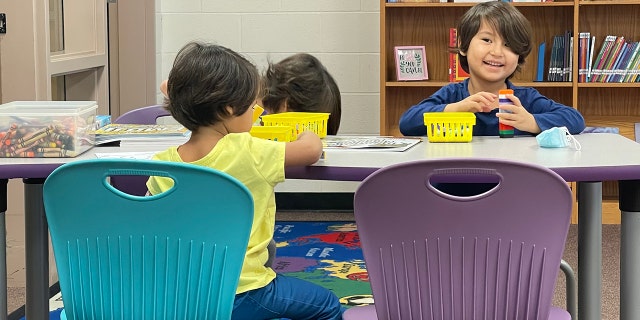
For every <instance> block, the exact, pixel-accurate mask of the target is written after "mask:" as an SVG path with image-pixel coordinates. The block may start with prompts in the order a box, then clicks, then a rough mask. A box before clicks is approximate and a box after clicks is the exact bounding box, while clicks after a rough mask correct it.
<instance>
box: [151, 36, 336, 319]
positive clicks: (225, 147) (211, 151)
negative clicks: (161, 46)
mask: <svg viewBox="0 0 640 320" xmlns="http://www.w3.org/2000/svg"><path fill="white" fill-rule="evenodd" d="M259 82H260V79H259V74H258V71H257V69H256V68H255V66H254V65H253V64H251V63H250V62H249V61H247V60H246V59H244V58H243V57H242V56H240V55H239V54H237V53H236V52H233V51H232V50H229V49H227V48H224V47H220V46H216V45H207V44H201V43H190V44H188V45H186V46H185V47H184V48H183V49H182V50H181V51H180V52H179V53H178V55H177V57H176V60H175V62H174V65H173V68H172V70H171V72H170V74H169V81H168V87H167V93H168V98H169V99H168V106H167V108H168V109H169V111H170V112H171V115H172V116H173V117H174V118H175V119H176V120H177V121H178V122H179V123H181V124H182V125H184V126H185V127H187V128H188V129H189V130H191V132H192V133H191V137H190V138H189V140H188V141H187V142H186V143H185V144H183V145H181V146H178V147H171V148H169V149H167V150H165V151H163V152H160V153H158V154H157V155H156V156H155V157H154V158H155V159H157V160H164V161H176V162H189V163H193V164H197V165H202V166H207V167H211V168H214V169H218V170H220V171H224V172H226V173H228V174H230V175H232V176H233V177H235V178H236V179H238V180H239V181H241V182H242V183H243V184H244V185H245V186H246V187H247V188H248V189H249V190H250V191H251V193H252V195H253V198H254V210H255V213H254V221H253V226H252V231H251V236H250V238H249V245H248V247H247V252H246V255H245V259H244V264H243V268H242V273H241V275H240V281H239V284H238V289H237V291H236V294H237V295H236V300H235V304H234V311H233V318H234V319H270V318H278V317H289V318H315V319H341V318H342V317H341V307H340V304H339V302H338V299H337V297H335V295H333V294H332V293H331V292H330V291H328V290H327V289H324V288H322V287H319V286H316V285H313V284H311V283H308V282H306V281H302V280H298V279H295V278H288V277H284V276H280V275H276V273H275V272H274V271H273V270H272V269H271V268H270V267H268V266H265V262H266V261H267V258H268V252H267V245H268V244H269V242H270V241H271V239H272V238H273V231H274V225H275V211H276V205H275V196H274V189H273V188H274V187H275V185H277V184H278V183H280V182H282V181H284V178H285V177H284V167H285V166H301V165H302V166H304V165H310V164H312V163H314V162H316V161H317V160H318V159H319V157H320V154H321V152H322V142H321V141H320V138H319V137H318V136H317V135H316V134H314V133H312V132H304V133H302V134H301V135H300V136H299V137H298V139H297V140H296V141H293V142H289V143H282V142H275V141H269V140H262V139H258V138H254V137H252V136H251V135H250V134H249V130H250V129H251V126H252V124H253V106H254V105H255V102H256V97H257V96H258V91H259V88H260V83H259ZM171 183H172V182H171V181H170V179H168V178H162V177H151V178H150V179H149V181H148V182H147V187H148V188H149V192H150V193H151V194H157V193H160V192H162V191H164V190H167V189H168V188H169V187H170V186H171ZM202 187H203V188H206V187H207V186H206V185H204V186H202ZM212 205H221V204H214V203H212ZM187 209H188V208H187ZM293 297H296V300H292V298H293Z"/></svg>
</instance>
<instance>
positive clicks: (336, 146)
mask: <svg viewBox="0 0 640 320" xmlns="http://www.w3.org/2000/svg"><path fill="white" fill-rule="evenodd" d="M421 141H422V139H421V138H406V137H405V138H396V137H374V136H326V137H325V138H324V139H322V144H323V148H324V149H327V150H329V149H331V150H353V149H366V150H367V151H396V152H398V151H400V152H401V151H405V150H407V149H409V148H411V147H413V146H415V145H416V144H418V143H420V142H421Z"/></svg>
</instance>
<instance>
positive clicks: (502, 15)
mask: <svg viewBox="0 0 640 320" xmlns="http://www.w3.org/2000/svg"><path fill="white" fill-rule="evenodd" d="M483 21H484V22H486V23H487V24H488V25H489V26H491V27H492V28H493V29H495V30H496V31H497V32H498V33H499V34H500V37H502V39H503V40H504V42H505V43H506V44H507V45H508V46H509V49H511V51H513V53H515V54H517V55H518V66H517V67H516V70H515V72H518V71H520V69H521V68H522V65H523V64H524V61H525V59H526V57H527V56H528V55H529V53H531V32H532V31H531V30H532V29H531V23H529V20H527V18H526V17H525V16H524V15H523V14H522V13H521V12H520V11H518V9H516V7H514V6H512V5H510V4H509V3H507V2H502V1H490V2H481V3H478V4H476V5H474V6H473V7H471V9H469V10H468V11H467V12H466V13H465V14H464V15H463V16H462V17H461V18H460V22H459V23H458V27H457V29H458V50H457V52H458V56H459V58H460V65H461V66H462V69H463V70H464V71H466V72H469V62H468V61H467V57H466V56H463V55H460V52H467V51H468V50H469V44H470V43H471V39H472V38H473V37H474V36H475V35H476V33H478V30H480V24H481V23H482V22H483ZM515 72H514V73H515ZM512 76H513V74H511V75H510V76H509V78H511V77H512Z"/></svg>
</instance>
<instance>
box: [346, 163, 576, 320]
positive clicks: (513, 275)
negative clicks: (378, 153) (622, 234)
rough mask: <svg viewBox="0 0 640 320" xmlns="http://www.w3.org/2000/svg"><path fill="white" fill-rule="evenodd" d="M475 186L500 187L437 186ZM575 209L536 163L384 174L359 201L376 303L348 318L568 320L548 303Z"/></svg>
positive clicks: (436, 166) (425, 167) (420, 166)
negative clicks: (447, 189)
mask: <svg viewBox="0 0 640 320" xmlns="http://www.w3.org/2000/svg"><path fill="white" fill-rule="evenodd" d="M478 183H480V184H486V183H491V184H494V185H495V187H493V188H491V189H489V190H488V191H486V190H485V191H483V192H482V193H480V194H476V195H470V196H454V195H450V194H445V193H443V192H442V191H440V190H439V189H436V187H435V186H438V188H441V187H442V186H447V185H450V184H456V185H458V186H460V185H461V184H463V185H465V187H466V188H467V189H471V188H473V186H474V185H476V186H477V184H478ZM467 184H468V185H467ZM571 206H572V196H571V190H570V189H569V187H568V185H567V183H566V182H565V181H564V180H563V179H562V178H561V177H560V176H558V175H557V174H556V173H554V172H553V171H551V170H549V169H547V168H544V167H540V166H537V165H531V164H525V163H517V162H511V161H503V160H497V159H469V158H465V159H442V160H425V161H416V162H407V163H402V164H398V165H393V166H389V167H386V168H382V169H380V170H378V171H377V172H375V173H373V174H372V175H371V176H369V177H368V178H367V179H365V180H364V181H363V182H362V184H361V185H360V186H359V188H358V189H357V190H356V192H355V199H354V212H355V219H356V223H357V225H358V233H359V235H360V240H361V245H362V249H363V253H364V258H365V261H366V265H367V271H368V273H369V280H370V282H371V288H372V291H373V297H374V301H375V304H374V305H369V306H362V307H353V308H350V309H348V310H347V311H346V312H345V314H344V319H345V320H354V319H367V320H371V319H384V320H390V319H394V320H412V319H571V315H570V314H569V313H568V312H567V311H565V310H563V309H561V308H556V307H553V306H551V302H552V298H553V292H554V286H555V282H556V279H557V274H558V270H559V268H560V262H561V259H562V252H563V250H564V246H565V240H566V237H567V232H568V229H569V223H570V218H571Z"/></svg>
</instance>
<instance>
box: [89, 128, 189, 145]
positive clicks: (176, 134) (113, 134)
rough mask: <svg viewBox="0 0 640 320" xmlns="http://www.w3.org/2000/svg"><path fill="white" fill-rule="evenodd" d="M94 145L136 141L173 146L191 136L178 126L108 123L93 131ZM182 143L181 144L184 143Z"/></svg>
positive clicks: (185, 129)
mask: <svg viewBox="0 0 640 320" xmlns="http://www.w3.org/2000/svg"><path fill="white" fill-rule="evenodd" d="M94 133H95V143H96V144H104V143H108V142H114V141H120V143H121V144H122V142H123V141H127V142H129V141H133V140H138V142H140V143H143V144H144V143H146V144H151V143H154V144H173V143H177V144H180V143H178V142H180V141H184V142H186V141H187V140H188V139H189V136H190V135H191V131H189V130H187V128H185V127H184V126H182V125H180V124H119V123H110V124H107V125H105V126H104V127H101V128H98V129H97V130H95V131H94ZM184 142H182V143H184Z"/></svg>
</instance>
